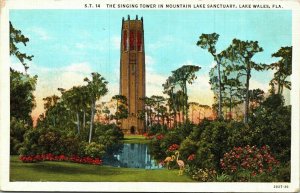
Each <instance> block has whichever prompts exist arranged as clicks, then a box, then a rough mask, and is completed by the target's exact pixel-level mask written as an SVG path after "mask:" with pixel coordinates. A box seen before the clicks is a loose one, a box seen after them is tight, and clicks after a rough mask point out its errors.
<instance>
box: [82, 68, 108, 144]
mask: <svg viewBox="0 0 300 193" xmlns="http://www.w3.org/2000/svg"><path fill="white" fill-rule="evenodd" d="M84 81H86V82H87V83H88V85H87V88H88V91H89V93H90V95H89V100H90V105H91V122H90V131H89V143H91V140H92V132H93V123H94V116H95V106H96V101H97V100H99V99H100V97H101V96H104V95H106V94H107V92H108V89H107V84H108V82H107V81H106V80H105V79H104V78H103V77H102V76H101V75H100V74H99V73H96V72H94V73H92V79H91V80H89V79H88V78H85V79H84Z"/></svg>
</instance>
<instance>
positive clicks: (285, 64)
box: [266, 46, 292, 94]
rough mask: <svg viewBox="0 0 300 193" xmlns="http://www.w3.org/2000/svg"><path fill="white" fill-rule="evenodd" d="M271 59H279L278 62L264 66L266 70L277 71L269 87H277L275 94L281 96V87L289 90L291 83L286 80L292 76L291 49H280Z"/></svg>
mask: <svg viewBox="0 0 300 193" xmlns="http://www.w3.org/2000/svg"><path fill="white" fill-rule="evenodd" d="M272 57H278V58H281V59H280V60H279V61H278V62H275V63H272V64H270V65H267V66H266V69H267V70H269V69H272V70H274V69H275V70H277V71H276V72H275V73H274V78H273V79H272V80H271V82H270V85H277V86H278V88H277V93H278V94H282V91H283V87H285V88H287V89H289V90H290V89H291V82H290V81H287V80H286V78H287V77H288V76H290V75H291V74H292V47H291V46H290V47H281V48H280V49H279V50H278V51H277V52H276V53H274V54H272Z"/></svg>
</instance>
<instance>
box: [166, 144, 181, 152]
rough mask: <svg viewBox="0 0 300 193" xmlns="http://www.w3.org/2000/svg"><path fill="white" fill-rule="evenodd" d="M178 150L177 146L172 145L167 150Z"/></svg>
mask: <svg viewBox="0 0 300 193" xmlns="http://www.w3.org/2000/svg"><path fill="white" fill-rule="evenodd" d="M178 149H179V145H178V144H172V145H171V146H170V147H169V148H168V151H169V152H170V151H176V150H178Z"/></svg>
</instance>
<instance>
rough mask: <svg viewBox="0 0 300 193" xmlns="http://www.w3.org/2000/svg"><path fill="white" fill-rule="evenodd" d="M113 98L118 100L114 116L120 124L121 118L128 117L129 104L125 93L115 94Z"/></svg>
mask: <svg viewBox="0 0 300 193" xmlns="http://www.w3.org/2000/svg"><path fill="white" fill-rule="evenodd" d="M112 100H115V101H116V113H115V115H114V116H113V118H114V119H116V123H117V125H119V120H120V119H126V118H127V117H128V114H129V113H128V104H127V98H126V96H124V95H115V96H113V97H112Z"/></svg>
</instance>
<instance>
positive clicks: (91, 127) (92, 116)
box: [89, 101, 95, 143]
mask: <svg viewBox="0 0 300 193" xmlns="http://www.w3.org/2000/svg"><path fill="white" fill-rule="evenodd" d="M94 106H95V102H94V101H92V104H91V123H90V133H89V143H91V141H92V132H93V123H94V111H95V110H94Z"/></svg>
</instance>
